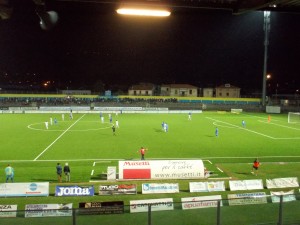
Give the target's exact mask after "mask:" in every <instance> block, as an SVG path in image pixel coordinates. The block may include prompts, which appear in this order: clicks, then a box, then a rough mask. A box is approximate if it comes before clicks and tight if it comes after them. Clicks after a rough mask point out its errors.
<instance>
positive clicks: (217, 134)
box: [215, 127, 219, 137]
mask: <svg viewBox="0 0 300 225" xmlns="http://www.w3.org/2000/svg"><path fill="white" fill-rule="evenodd" d="M215 135H216V137H218V136H219V129H218V128H217V127H216V130H215Z"/></svg>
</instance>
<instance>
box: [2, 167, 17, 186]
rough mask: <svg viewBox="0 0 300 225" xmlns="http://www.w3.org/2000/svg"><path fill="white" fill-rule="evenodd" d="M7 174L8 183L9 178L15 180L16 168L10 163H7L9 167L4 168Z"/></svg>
mask: <svg viewBox="0 0 300 225" xmlns="http://www.w3.org/2000/svg"><path fill="white" fill-rule="evenodd" d="M4 172H5V175H6V183H7V182H8V180H11V182H12V183H13V182H14V175H15V174H14V172H15V171H14V168H12V167H11V166H10V165H9V164H8V165H7V167H6V168H5V170H4Z"/></svg>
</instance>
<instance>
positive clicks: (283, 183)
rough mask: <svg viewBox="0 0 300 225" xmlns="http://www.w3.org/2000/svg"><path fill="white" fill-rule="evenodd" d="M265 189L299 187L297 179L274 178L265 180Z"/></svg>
mask: <svg viewBox="0 0 300 225" xmlns="http://www.w3.org/2000/svg"><path fill="white" fill-rule="evenodd" d="M266 183H267V188H268V189H270V188H286V187H299V183H298V178H297V177H286V178H275V179H267V180H266Z"/></svg>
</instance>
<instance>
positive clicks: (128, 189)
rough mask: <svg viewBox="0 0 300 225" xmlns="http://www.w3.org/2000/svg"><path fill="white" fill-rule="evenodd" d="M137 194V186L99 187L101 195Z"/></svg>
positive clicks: (115, 185) (116, 185)
mask: <svg viewBox="0 0 300 225" xmlns="http://www.w3.org/2000/svg"><path fill="white" fill-rule="evenodd" d="M136 193H137V187H136V184H114V185H100V186H99V195H121V194H125V195H130V194H131V195H135V194H136Z"/></svg>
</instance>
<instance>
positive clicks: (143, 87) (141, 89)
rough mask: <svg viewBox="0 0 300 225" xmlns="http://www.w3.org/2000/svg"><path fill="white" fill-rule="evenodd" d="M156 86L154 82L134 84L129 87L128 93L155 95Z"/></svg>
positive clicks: (133, 94) (132, 94)
mask: <svg viewBox="0 0 300 225" xmlns="http://www.w3.org/2000/svg"><path fill="white" fill-rule="evenodd" d="M154 89H155V86H154V85H153V84H137V85H132V86H131V87H130V88H129V89H128V95H131V96H153V95H154Z"/></svg>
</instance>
